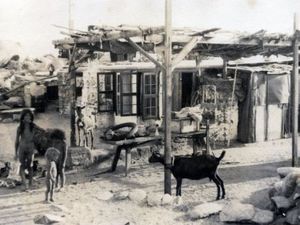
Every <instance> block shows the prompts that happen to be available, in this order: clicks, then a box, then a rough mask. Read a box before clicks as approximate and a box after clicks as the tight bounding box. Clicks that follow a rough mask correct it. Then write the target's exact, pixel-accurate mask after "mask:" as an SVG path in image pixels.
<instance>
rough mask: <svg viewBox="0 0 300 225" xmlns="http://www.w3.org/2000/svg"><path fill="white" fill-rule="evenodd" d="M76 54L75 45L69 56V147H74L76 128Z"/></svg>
mask: <svg viewBox="0 0 300 225" xmlns="http://www.w3.org/2000/svg"><path fill="white" fill-rule="evenodd" d="M75 54H76V45H74V47H73V50H72V53H71V54H69V55H70V56H69V57H70V59H69V75H70V93H71V94H70V97H71V99H70V101H71V102H70V129H71V133H70V145H71V147H74V146H76V127H75V122H76V121H75V108H76V73H75V65H74V58H75Z"/></svg>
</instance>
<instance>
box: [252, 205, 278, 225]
mask: <svg viewBox="0 0 300 225" xmlns="http://www.w3.org/2000/svg"><path fill="white" fill-rule="evenodd" d="M273 220H274V214H273V212H272V211H269V210H262V209H258V208H256V209H255V215H254V217H253V219H252V221H253V222H254V223H258V224H269V223H271V222H272V221H273Z"/></svg>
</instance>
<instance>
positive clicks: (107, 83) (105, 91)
mask: <svg viewBox="0 0 300 225" xmlns="http://www.w3.org/2000/svg"><path fill="white" fill-rule="evenodd" d="M97 78H98V79H97V82H98V111H99V112H113V111H115V90H114V89H115V88H114V87H115V74H114V73H98V77H97Z"/></svg>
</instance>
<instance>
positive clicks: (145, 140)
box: [103, 136, 162, 176]
mask: <svg viewBox="0 0 300 225" xmlns="http://www.w3.org/2000/svg"><path fill="white" fill-rule="evenodd" d="M161 141H162V137H161V136H154V137H136V138H132V139H125V140H121V141H106V140H104V141H103V142H104V143H106V144H111V145H113V146H114V147H116V153H115V156H114V159H113V162H112V165H111V172H113V171H115V170H116V168H117V164H118V161H119V158H120V154H121V151H122V150H125V151H126V154H125V176H127V174H128V170H129V169H130V163H131V150H132V149H133V148H136V147H142V146H149V145H150V146H152V145H160V144H161Z"/></svg>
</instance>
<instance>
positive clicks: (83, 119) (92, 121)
mask: <svg viewBox="0 0 300 225" xmlns="http://www.w3.org/2000/svg"><path fill="white" fill-rule="evenodd" d="M84 108H85V107H77V108H76V114H75V115H76V118H75V121H76V127H77V133H78V143H79V145H80V143H81V138H80V134H81V130H82V131H83V135H84V145H85V146H88V145H89V141H88V137H89V136H90V139H91V146H90V148H91V149H93V148H94V129H95V128H97V126H96V116H95V115H93V116H94V118H91V117H88V116H85V115H84V114H83V113H82V109H84Z"/></svg>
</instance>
